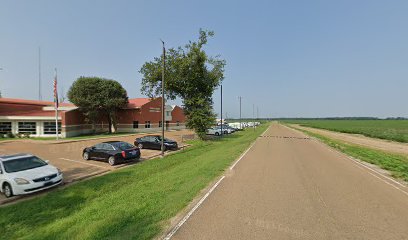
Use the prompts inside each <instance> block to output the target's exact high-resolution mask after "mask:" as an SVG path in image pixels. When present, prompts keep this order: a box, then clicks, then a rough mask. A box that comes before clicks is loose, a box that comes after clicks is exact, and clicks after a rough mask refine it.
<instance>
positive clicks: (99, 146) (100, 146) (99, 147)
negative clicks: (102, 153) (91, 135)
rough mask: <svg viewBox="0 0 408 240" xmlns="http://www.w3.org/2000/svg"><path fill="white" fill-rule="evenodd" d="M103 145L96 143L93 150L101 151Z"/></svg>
mask: <svg viewBox="0 0 408 240" xmlns="http://www.w3.org/2000/svg"><path fill="white" fill-rule="evenodd" d="M103 146H104V143H98V144H96V145H95V146H94V148H95V149H103Z"/></svg>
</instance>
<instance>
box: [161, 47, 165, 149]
mask: <svg viewBox="0 0 408 240" xmlns="http://www.w3.org/2000/svg"><path fill="white" fill-rule="evenodd" d="M161 42H162V43H163V69H162V106H161V110H162V111H161V112H162V136H161V155H162V157H163V156H164V111H165V109H164V69H165V67H166V48H165V47H164V42H163V40H161Z"/></svg>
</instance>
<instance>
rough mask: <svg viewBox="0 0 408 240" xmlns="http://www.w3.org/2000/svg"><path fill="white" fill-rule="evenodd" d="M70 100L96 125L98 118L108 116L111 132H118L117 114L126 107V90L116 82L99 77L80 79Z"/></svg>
mask: <svg viewBox="0 0 408 240" xmlns="http://www.w3.org/2000/svg"><path fill="white" fill-rule="evenodd" d="M67 95H68V99H69V101H70V102H72V103H73V104H75V105H77V106H78V107H79V109H80V110H81V111H82V112H83V113H84V114H85V116H86V117H87V119H88V121H89V122H91V123H93V124H95V123H96V122H97V121H98V118H100V117H103V116H106V117H107V119H108V123H109V132H110V133H111V132H112V131H116V122H117V121H116V112H117V111H118V110H119V109H120V108H122V107H124V106H126V104H127V103H128V96H127V92H126V90H125V89H124V88H123V87H122V85H121V84H120V83H118V82H117V81H115V80H111V79H105V78H99V77H80V78H78V79H77V80H76V81H75V82H74V83H73V84H72V86H71V87H70V89H69V91H68V94H67Z"/></svg>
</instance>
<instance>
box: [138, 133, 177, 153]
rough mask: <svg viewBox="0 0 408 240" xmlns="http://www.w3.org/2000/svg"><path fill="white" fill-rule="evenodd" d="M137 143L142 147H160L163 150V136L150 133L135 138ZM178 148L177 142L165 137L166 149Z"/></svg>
mask: <svg viewBox="0 0 408 240" xmlns="http://www.w3.org/2000/svg"><path fill="white" fill-rule="evenodd" d="M135 145H136V146H138V147H139V148H140V149H142V148H149V149H158V150H161V136H160V135H149V136H144V137H141V138H136V139H135ZM176 149H178V145H177V142H176V141H174V140H171V139H168V138H164V150H176Z"/></svg>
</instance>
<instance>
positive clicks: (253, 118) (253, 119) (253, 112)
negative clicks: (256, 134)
mask: <svg viewBox="0 0 408 240" xmlns="http://www.w3.org/2000/svg"><path fill="white" fill-rule="evenodd" d="M252 127H253V128H254V131H255V104H252Z"/></svg>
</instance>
